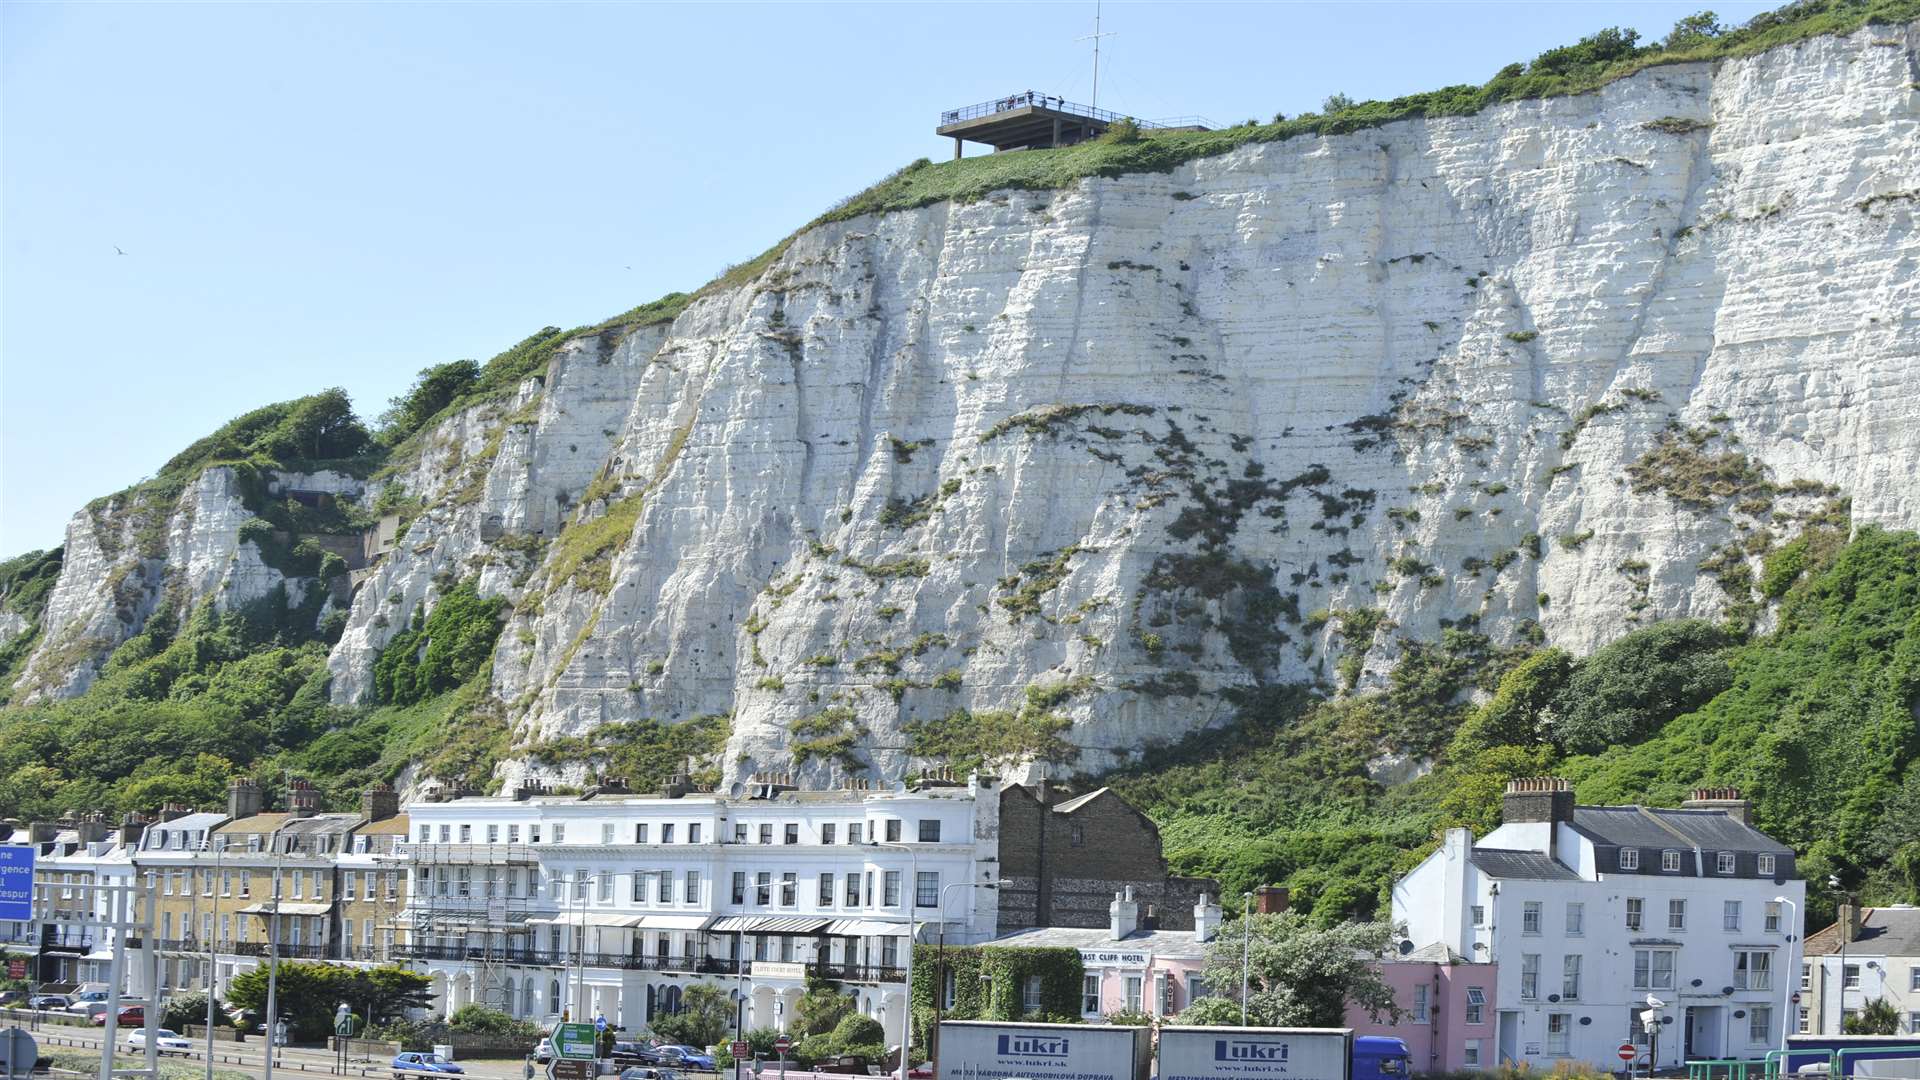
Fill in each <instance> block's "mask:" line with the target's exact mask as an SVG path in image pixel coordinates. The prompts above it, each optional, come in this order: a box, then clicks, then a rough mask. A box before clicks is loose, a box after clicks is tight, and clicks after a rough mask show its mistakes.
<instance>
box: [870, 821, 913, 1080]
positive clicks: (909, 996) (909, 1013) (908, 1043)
mask: <svg viewBox="0 0 1920 1080" xmlns="http://www.w3.org/2000/svg"><path fill="white" fill-rule="evenodd" d="M873 846H874V847H879V848H888V849H891V850H894V851H904V852H906V853H907V883H906V888H903V889H901V890H900V892H901V895H902V896H903V897H904V898H905V899H906V901H907V964H906V970H905V971H903V972H902V973H901V979H902V981H903V982H904V983H905V990H906V993H905V995H904V996H905V999H906V1000H905V1003H904V1005H903V1007H902V1008H901V1010H900V1011H901V1013H902V1014H903V1019H902V1020H901V1024H900V1027H901V1031H900V1080H907V1070H908V1069H910V1068H911V1067H912V1066H911V1065H909V1064H908V1063H909V1062H910V1061H911V1060H912V1057H913V1054H912V1050H913V942H914V939H915V938H917V937H918V936H919V935H918V934H916V933H915V929H916V927H915V926H914V920H915V918H916V917H917V916H918V914H919V911H918V908H919V901H920V897H919V896H918V895H917V892H909V891H908V890H909V889H913V890H918V888H919V885H920V852H919V851H917V850H915V849H914V848H913V847H911V846H909V845H907V844H888V843H879V844H875V845H873Z"/></svg>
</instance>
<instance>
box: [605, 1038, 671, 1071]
mask: <svg viewBox="0 0 1920 1080" xmlns="http://www.w3.org/2000/svg"><path fill="white" fill-rule="evenodd" d="M607 1056H608V1057H610V1058H612V1059H613V1061H614V1064H616V1065H620V1066H627V1065H652V1064H655V1063H656V1062H657V1061H658V1060H659V1058H658V1056H657V1055H656V1054H655V1053H654V1051H653V1048H652V1047H650V1046H648V1045H647V1044H646V1043H639V1042H626V1041H624V1040H623V1041H620V1042H616V1043H614V1044H613V1052H612V1053H610V1054H608V1055H607Z"/></svg>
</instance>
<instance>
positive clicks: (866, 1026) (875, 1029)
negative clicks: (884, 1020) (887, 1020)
mask: <svg viewBox="0 0 1920 1080" xmlns="http://www.w3.org/2000/svg"><path fill="white" fill-rule="evenodd" d="M833 1039H834V1041H835V1042H837V1043H839V1044H840V1045H842V1046H856V1045H862V1044H869V1043H885V1042H886V1041H887V1029H886V1028H885V1027H883V1026H881V1023H880V1021H878V1020H875V1019H874V1018H873V1017H871V1016H862V1015H861V1014H859V1013H853V1014H852V1015H850V1016H848V1017H846V1018H845V1019H843V1020H841V1021H840V1023H839V1024H838V1025H836V1026H835V1027H834V1029H833ZM842 1052H843V1053H845V1052H849V1051H842Z"/></svg>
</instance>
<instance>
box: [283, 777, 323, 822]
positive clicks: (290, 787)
mask: <svg viewBox="0 0 1920 1080" xmlns="http://www.w3.org/2000/svg"><path fill="white" fill-rule="evenodd" d="M319 812H320V792H319V790H318V789H317V788H315V787H314V786H313V781H311V780H289V781H288V782H287V816H288V817H292V818H310V817H312V816H313V815H315V814H317V813H319Z"/></svg>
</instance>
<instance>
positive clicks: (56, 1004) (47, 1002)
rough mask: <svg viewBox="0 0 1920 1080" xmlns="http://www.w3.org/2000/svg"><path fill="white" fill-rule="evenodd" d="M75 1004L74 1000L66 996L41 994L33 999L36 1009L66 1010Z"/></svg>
mask: <svg viewBox="0 0 1920 1080" xmlns="http://www.w3.org/2000/svg"><path fill="white" fill-rule="evenodd" d="M71 1004H73V999H72V998H70V997H68V996H67V995H65V994H41V995H40V996H39V997H37V998H34V999H33V1007H34V1008H36V1009H64V1008H66V1007H67V1006H69V1005H71Z"/></svg>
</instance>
